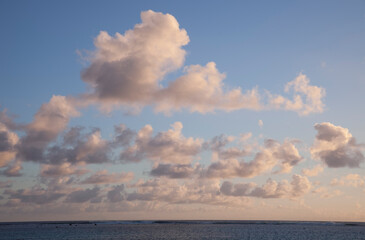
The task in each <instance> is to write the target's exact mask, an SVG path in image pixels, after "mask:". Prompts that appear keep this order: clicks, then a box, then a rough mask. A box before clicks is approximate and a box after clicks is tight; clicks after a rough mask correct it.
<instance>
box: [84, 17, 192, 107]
mask: <svg viewBox="0 0 365 240" xmlns="http://www.w3.org/2000/svg"><path fill="white" fill-rule="evenodd" d="M141 19H142V23H140V24H137V25H136V26H135V27H134V29H132V30H128V31H126V32H125V34H124V35H122V34H120V33H116V34H115V36H114V37H112V36H110V35H109V34H108V33H107V32H104V31H102V32H100V34H99V36H98V37H97V38H96V39H95V41H94V44H95V46H96V51H95V52H94V54H93V55H92V56H91V59H90V60H91V65H90V66H89V67H88V68H87V69H85V70H84V71H83V73H82V79H83V81H85V82H87V83H89V84H90V86H92V87H93V89H94V92H93V93H92V94H91V97H96V98H97V99H100V100H103V101H109V102H118V103H119V102H120V103H126V104H130V103H136V104H140V103H142V104H146V103H147V102H148V101H150V100H151V97H152V96H153V95H154V93H155V92H156V91H157V90H158V89H159V87H160V86H159V82H160V81H161V80H162V79H163V78H164V76H165V75H166V74H167V73H169V72H171V71H174V70H176V69H178V68H179V67H181V66H182V65H183V63H184V59H185V54H186V52H185V50H184V49H182V47H183V46H184V45H186V44H187V43H188V42H189V37H188V35H187V33H186V31H185V30H184V29H180V27H179V23H178V22H177V21H176V19H175V18H174V17H173V16H172V15H170V14H162V13H158V12H154V11H151V10H149V11H144V12H142V13H141Z"/></svg>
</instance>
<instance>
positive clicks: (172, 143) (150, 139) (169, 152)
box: [120, 122, 203, 164]
mask: <svg viewBox="0 0 365 240" xmlns="http://www.w3.org/2000/svg"><path fill="white" fill-rule="evenodd" d="M171 127H172V129H169V130H168V131H166V132H160V133H158V134H157V135H156V136H153V128H152V127H151V126H150V125H146V126H145V127H143V128H142V129H141V130H140V131H139V132H138V134H137V137H136V139H135V142H134V144H133V145H131V146H129V147H127V148H126V149H124V150H123V152H122V153H121V155H120V159H121V160H122V161H123V162H139V161H141V160H142V159H151V160H153V161H156V162H163V163H178V164H188V163H190V162H191V161H192V159H193V158H194V157H195V156H196V155H197V154H199V153H200V151H201V150H202V146H203V140H202V139H194V138H191V137H189V138H186V137H184V136H183V135H182V133H181V130H182V128H183V125H182V123H181V122H175V123H174V124H172V125H171Z"/></svg>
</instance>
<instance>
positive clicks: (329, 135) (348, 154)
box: [311, 122, 365, 168]
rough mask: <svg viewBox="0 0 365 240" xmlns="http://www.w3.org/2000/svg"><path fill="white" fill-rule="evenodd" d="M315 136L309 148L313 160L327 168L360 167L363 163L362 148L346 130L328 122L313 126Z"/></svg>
mask: <svg viewBox="0 0 365 240" xmlns="http://www.w3.org/2000/svg"><path fill="white" fill-rule="evenodd" d="M314 128H315V129H316V130H317V132H318V133H317V135H316V138H315V140H314V143H313V146H312V147H311V155H312V157H313V158H314V159H319V160H321V161H323V162H324V163H325V164H326V165H327V166H328V167H331V168H339V167H351V168H355V167H360V163H362V162H363V161H364V159H365V158H364V155H363V153H362V146H361V145H359V144H357V143H356V139H355V138H354V137H353V136H352V135H351V133H350V132H349V130H348V129H347V128H343V127H341V126H335V125H333V124H332V123H329V122H323V123H317V124H315V125H314Z"/></svg>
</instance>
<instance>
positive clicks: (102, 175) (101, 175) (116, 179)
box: [81, 170, 134, 184]
mask: <svg viewBox="0 0 365 240" xmlns="http://www.w3.org/2000/svg"><path fill="white" fill-rule="evenodd" d="M133 177H134V174H133V173H132V172H128V173H110V174H109V173H108V171H107V170H102V171H98V172H96V173H95V174H93V175H91V176H89V177H88V178H86V179H85V180H83V181H82V182H81V183H83V184H108V183H122V182H128V181H130V180H132V179H133Z"/></svg>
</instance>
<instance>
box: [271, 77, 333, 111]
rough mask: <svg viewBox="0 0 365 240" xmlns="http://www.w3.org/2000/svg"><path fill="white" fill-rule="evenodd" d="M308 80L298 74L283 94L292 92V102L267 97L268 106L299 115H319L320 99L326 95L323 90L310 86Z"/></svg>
mask: <svg viewBox="0 0 365 240" xmlns="http://www.w3.org/2000/svg"><path fill="white" fill-rule="evenodd" d="M309 83H310V80H309V78H308V77H307V76H306V75H305V74H303V73H300V74H299V75H298V76H297V77H296V78H295V79H294V80H293V81H291V82H288V83H287V84H286V85H285V92H290V91H292V92H293V100H291V99H288V98H285V97H283V96H280V95H272V94H271V93H268V95H269V106H270V107H274V108H277V109H285V110H290V111H296V112H298V113H299V114H300V115H308V114H310V113H321V112H323V109H324V103H323V102H322V99H323V98H324V96H325V95H326V92H325V90H324V89H323V88H321V87H318V86H313V85H310V84H309Z"/></svg>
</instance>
